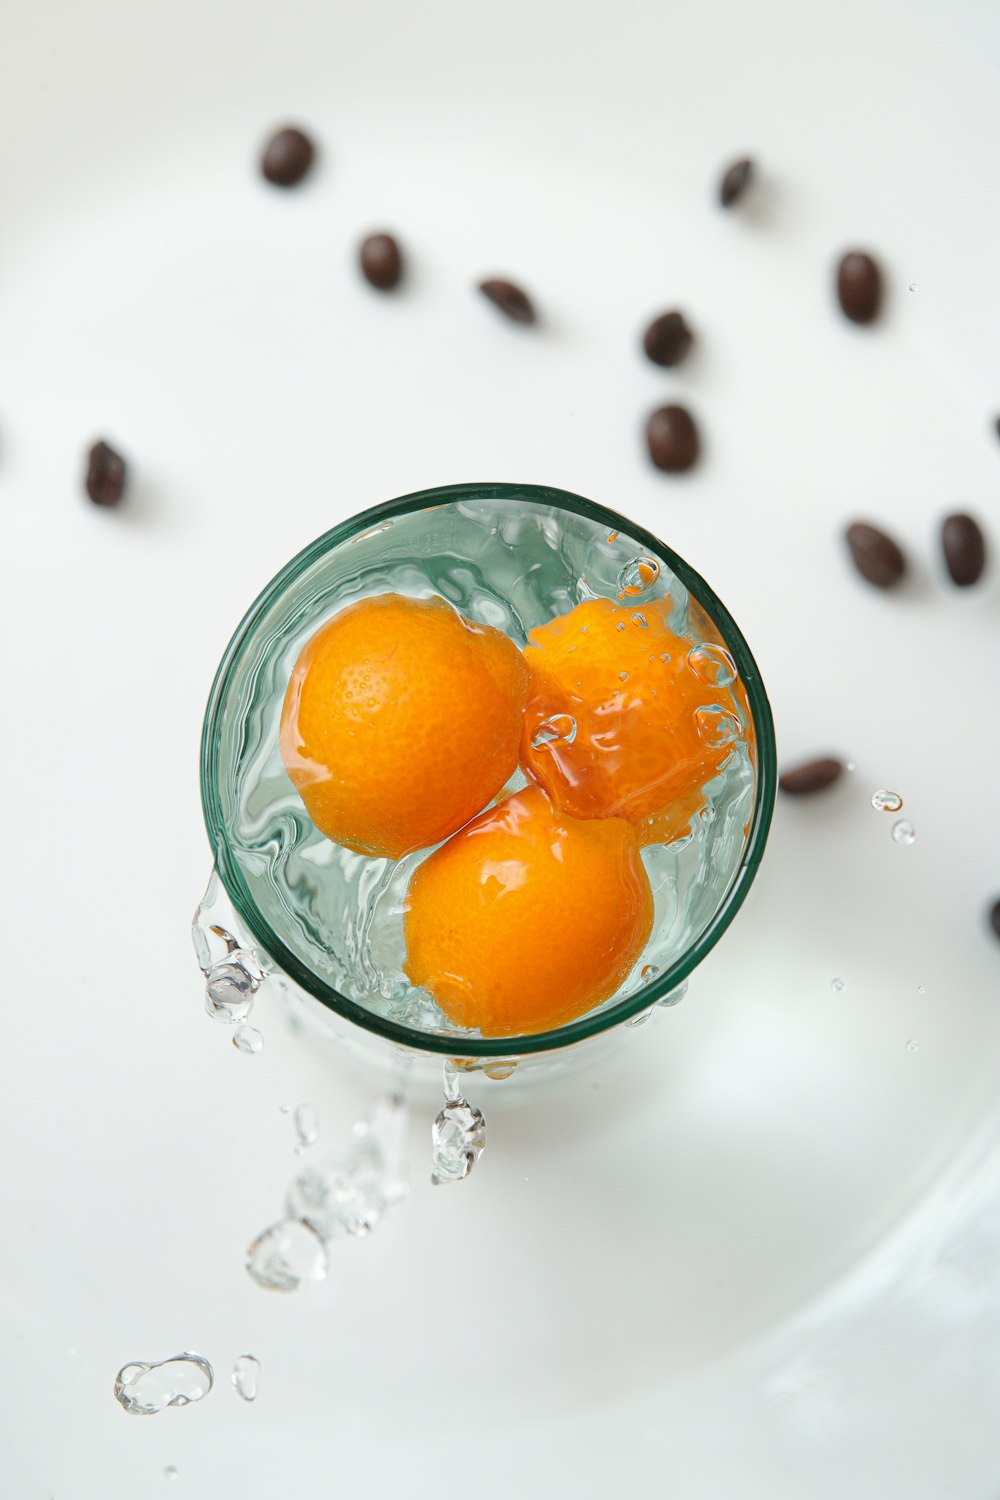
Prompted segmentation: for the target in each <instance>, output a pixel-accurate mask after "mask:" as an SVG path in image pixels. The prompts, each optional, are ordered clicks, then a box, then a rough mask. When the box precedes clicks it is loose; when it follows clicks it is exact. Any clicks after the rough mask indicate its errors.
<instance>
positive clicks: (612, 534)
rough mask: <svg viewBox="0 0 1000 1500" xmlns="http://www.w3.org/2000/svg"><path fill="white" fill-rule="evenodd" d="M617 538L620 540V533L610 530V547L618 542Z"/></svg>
mask: <svg viewBox="0 0 1000 1500" xmlns="http://www.w3.org/2000/svg"><path fill="white" fill-rule="evenodd" d="M617 540H618V533H617V531H609V532H608V546H609V547H613V546H614V544H615V542H617Z"/></svg>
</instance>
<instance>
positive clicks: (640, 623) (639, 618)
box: [632, 609, 646, 630]
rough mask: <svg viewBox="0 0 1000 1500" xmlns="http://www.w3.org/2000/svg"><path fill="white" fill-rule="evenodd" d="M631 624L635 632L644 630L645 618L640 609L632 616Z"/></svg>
mask: <svg viewBox="0 0 1000 1500" xmlns="http://www.w3.org/2000/svg"><path fill="white" fill-rule="evenodd" d="M632 624H633V625H634V626H635V627H636V629H637V630H645V629H646V616H645V615H644V614H643V612H642V610H641V609H637V610H636V612H635V614H634V615H633V616H632Z"/></svg>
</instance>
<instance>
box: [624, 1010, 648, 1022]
mask: <svg viewBox="0 0 1000 1500" xmlns="http://www.w3.org/2000/svg"><path fill="white" fill-rule="evenodd" d="M652 1014H653V1012H652V1010H641V1011H640V1012H639V1014H638V1015H637V1016H630V1017H629V1019H628V1020H627V1021H626V1022H625V1025H626V1026H645V1024H646V1022H647V1021H648V1020H649V1018H650V1016H651V1015H652Z"/></svg>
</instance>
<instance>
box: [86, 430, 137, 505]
mask: <svg viewBox="0 0 1000 1500" xmlns="http://www.w3.org/2000/svg"><path fill="white" fill-rule="evenodd" d="M126 472H127V471H126V467H125V460H124V459H123V458H122V456H121V454H120V453H116V452H115V450H114V449H113V448H112V447H110V446H109V445H108V444H107V443H105V442H103V441H101V442H97V443H95V444H94V446H93V447H92V448H91V450H90V452H89V453H88V454H87V478H86V486H87V494H88V495H89V496H90V498H91V500H93V502H94V504H95V505H117V504H118V502H119V500H120V499H121V497H122V493H123V491H124V489H125V478H126Z"/></svg>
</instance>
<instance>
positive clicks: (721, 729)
mask: <svg viewBox="0 0 1000 1500" xmlns="http://www.w3.org/2000/svg"><path fill="white" fill-rule="evenodd" d="M694 717H695V723H696V724H697V726H698V733H699V734H700V735H701V738H702V740H703V741H704V743H705V744H706V745H708V746H710V747H711V748H712V749H718V748H719V747H720V746H722V745H731V744H732V743H733V741H734V740H736V739H738V738H739V736H740V731H741V730H742V728H743V726H742V725H741V723H740V721H739V719H738V718H737V717H736V715H735V714H734V713H731V712H730V710H729V709H728V708H721V707H720V706H719V704H718V703H706V704H703V705H702V706H701V708H696V709H695V711H694Z"/></svg>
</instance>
